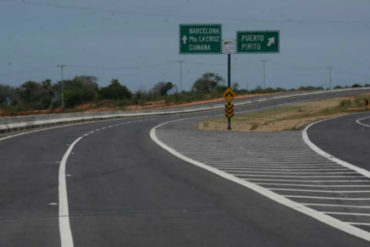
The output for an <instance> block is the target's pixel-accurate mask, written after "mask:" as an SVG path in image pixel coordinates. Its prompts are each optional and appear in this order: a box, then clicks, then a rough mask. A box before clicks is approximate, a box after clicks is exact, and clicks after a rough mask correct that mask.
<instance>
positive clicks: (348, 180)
mask: <svg viewBox="0 0 370 247" xmlns="http://www.w3.org/2000/svg"><path fill="white" fill-rule="evenodd" d="M246 180H248V181H270V182H301V183H304V182H309V183H369V182H370V180H368V179H360V180H355V179H353V180H350V179H347V180H302V179H265V178H246Z"/></svg>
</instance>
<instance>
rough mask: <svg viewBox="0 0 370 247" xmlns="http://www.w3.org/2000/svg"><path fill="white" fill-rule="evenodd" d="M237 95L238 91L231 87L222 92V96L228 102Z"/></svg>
mask: <svg viewBox="0 0 370 247" xmlns="http://www.w3.org/2000/svg"><path fill="white" fill-rule="evenodd" d="M235 96H236V93H235V92H234V91H233V90H232V89H231V88H229V87H228V88H227V89H226V90H225V92H224V93H223V94H222V97H224V98H225V100H226V101H227V102H231V101H232V100H233V99H234V98H235Z"/></svg>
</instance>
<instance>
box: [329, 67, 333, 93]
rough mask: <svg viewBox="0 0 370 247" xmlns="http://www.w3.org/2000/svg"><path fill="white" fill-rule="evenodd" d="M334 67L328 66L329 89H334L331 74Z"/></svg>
mask: <svg viewBox="0 0 370 247" xmlns="http://www.w3.org/2000/svg"><path fill="white" fill-rule="evenodd" d="M332 69H333V67H331V66H329V67H328V70H329V89H330V90H332V89H333V88H332V76H331V72H332Z"/></svg>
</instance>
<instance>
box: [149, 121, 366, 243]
mask: <svg viewBox="0 0 370 247" xmlns="http://www.w3.org/2000/svg"><path fill="white" fill-rule="evenodd" d="M180 120H182V119H179V120H177V121H180ZM169 122H173V121H168V122H164V123H161V124H159V125H157V126H155V127H154V128H152V129H151V130H150V137H151V138H152V140H153V141H154V142H155V143H157V144H158V145H159V146H160V147H162V148H163V149H164V150H166V151H167V152H169V153H171V154H172V155H174V156H176V157H177V158H179V159H182V160H184V161H185V162H187V163H189V164H192V165H194V166H197V167H200V168H202V169H204V170H207V171H209V172H211V173H213V174H216V175H218V176H220V177H222V178H224V179H226V180H229V181H232V182H234V183H237V184H239V185H242V186H244V187H246V188H249V189H251V190H253V191H255V192H257V193H259V194H261V195H263V196H265V197H267V198H269V199H271V200H273V201H275V202H277V203H280V204H282V205H285V206H287V207H289V208H291V209H294V210H296V211H298V212H301V213H303V214H305V215H308V216H311V217H312V218H315V219H316V220H318V221H320V222H322V223H324V224H327V225H330V226H332V227H335V228H337V229H339V230H342V231H344V232H346V233H349V234H351V235H353V236H356V237H359V238H362V239H364V240H367V241H370V233H369V232H367V231H364V230H362V229H360V228H357V227H354V226H352V225H350V224H348V223H345V222H343V221H340V220H338V219H336V218H334V217H332V216H329V215H326V214H323V213H320V212H318V211H316V210H314V209H311V208H309V207H306V206H304V205H303V204H300V203H297V202H294V201H292V200H290V199H288V198H286V197H283V196H281V195H279V194H277V193H275V192H272V191H270V190H268V189H265V188H263V187H261V186H259V185H257V184H254V183H251V182H248V181H246V180H244V179H241V178H238V177H235V176H234V175H232V174H229V173H226V172H223V171H221V170H219V169H216V168H214V167H212V166H209V165H206V164H204V163H202V162H199V161H197V160H194V159H192V158H189V157H187V156H185V155H183V154H181V153H179V152H178V151H176V150H175V149H173V148H171V147H170V146H168V145H167V144H165V143H164V142H162V141H161V140H159V139H158V137H157V135H156V130H157V129H158V128H159V127H161V126H163V125H166V124H168V123H169Z"/></svg>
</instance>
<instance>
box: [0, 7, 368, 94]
mask: <svg viewBox="0 0 370 247" xmlns="http://www.w3.org/2000/svg"><path fill="white" fill-rule="evenodd" d="M369 11H370V0H352V1H348V0H310V1H307V0H259V1H249V0H229V1H224V0H124V1H122V0H104V1H102V0H0V30H1V31H0V83H1V84H7V85H11V86H18V85H20V84H22V83H23V82H25V81H27V80H35V81H42V80H44V79H47V78H48V79H52V80H53V81H54V82H56V81H58V80H60V78H61V71H60V68H59V67H57V65H60V64H64V65H66V67H65V69H64V78H65V79H71V78H73V77H74V76H76V75H93V76H96V77H97V78H98V83H99V85H100V86H106V85H108V84H109V83H110V81H111V80H112V79H113V78H116V79H118V80H119V81H120V82H121V83H123V84H125V85H126V86H128V87H129V88H130V89H131V90H133V91H136V90H150V89H151V88H152V87H153V86H154V85H155V84H156V83H157V82H159V81H166V82H167V81H171V82H173V83H174V84H176V85H177V86H178V87H179V83H180V72H179V69H180V64H179V62H178V61H179V60H184V63H183V64H182V68H183V74H182V81H183V89H185V90H189V89H190V88H191V86H192V84H193V82H194V81H195V80H196V79H197V78H199V77H200V76H201V75H202V74H203V73H205V72H214V73H219V74H220V75H222V76H223V77H224V78H226V77H227V56H226V55H224V54H214V55H180V54H179V43H180V41H179V25H180V24H222V37H223V39H224V40H228V39H236V32H237V31H253V30H279V31H280V52H279V53H276V54H233V55H232V70H231V80H232V82H237V83H239V86H240V88H248V89H252V88H255V87H257V86H262V85H263V67H262V62H261V60H263V59H267V60H268V62H267V63H266V86H270V87H283V88H297V87H300V86H308V85H311V86H323V87H329V69H328V67H332V68H333V70H332V83H333V85H352V84H353V83H370V49H369V47H370V15H369Z"/></svg>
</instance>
